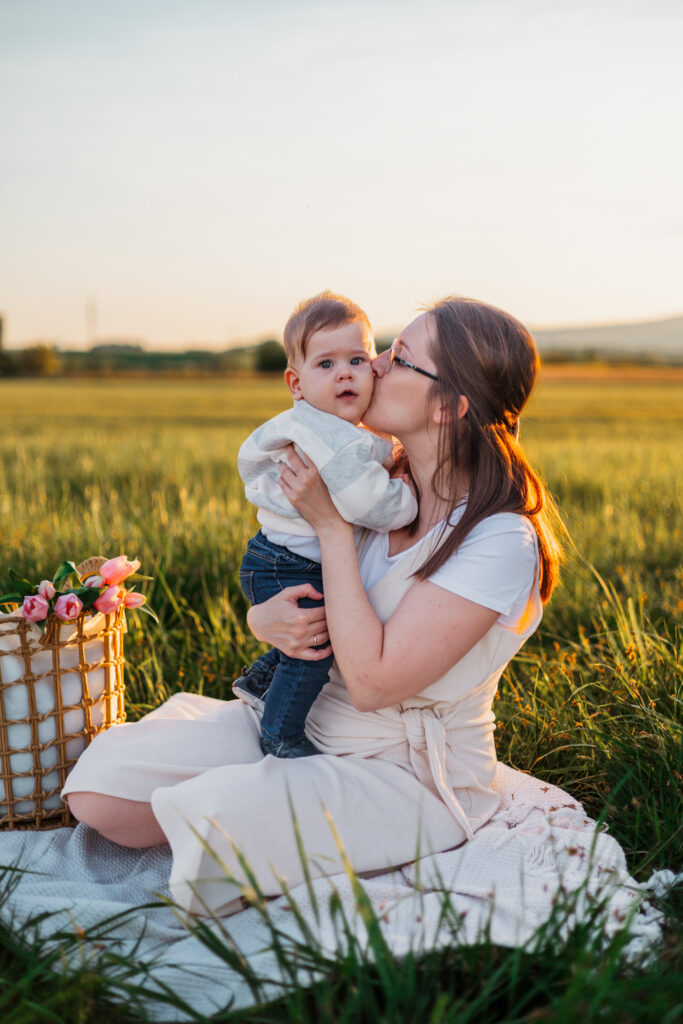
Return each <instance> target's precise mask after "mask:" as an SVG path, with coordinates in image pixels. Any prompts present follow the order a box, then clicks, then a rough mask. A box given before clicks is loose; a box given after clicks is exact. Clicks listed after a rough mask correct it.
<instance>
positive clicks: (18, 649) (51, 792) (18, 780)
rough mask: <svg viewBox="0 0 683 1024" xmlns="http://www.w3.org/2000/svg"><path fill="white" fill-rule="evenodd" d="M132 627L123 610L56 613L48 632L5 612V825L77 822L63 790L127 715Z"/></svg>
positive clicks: (1, 636) (92, 563) (1, 627)
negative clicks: (126, 643) (68, 616)
mask: <svg viewBox="0 0 683 1024" xmlns="http://www.w3.org/2000/svg"><path fill="white" fill-rule="evenodd" d="M103 562H104V559H101V558H97V559H95V558H93V559H88V561H87V562H84V563H82V564H81V565H80V566H79V567H78V569H79V571H80V572H81V573H87V572H91V573H94V572H96V571H97V569H98V568H99V566H100V565H101V564H102V563H103ZM124 631H125V616H124V611H123V608H120V609H118V611H116V612H112V613H111V614H110V615H102V614H100V613H96V614H92V613H90V612H88V613H83V614H82V615H80V616H79V617H78V619H76V620H75V621H74V622H65V623H60V622H59V621H58V620H56V619H54V618H53V619H52V620H51V622H50V625H49V626H48V629H47V631H46V632H45V634H41V633H40V631H39V630H38V629H37V628H36V627H35V626H32V625H31V623H29V622H27V621H26V619H25V618H24V617H23V616H21V615H18V614H16V613H14V614H10V615H0V829H17V828H32V829H49V828H60V827H61V826H64V825H73V824H75V821H74V819H73V817H72V816H71V814H70V812H69V808H68V807H67V805H66V804H65V803H63V802H62V800H61V799H60V796H59V793H60V791H61V789H62V787H63V786H64V783H65V781H66V777H67V775H68V773H69V771H70V769H71V768H72V767H73V765H74V764H75V763H76V761H77V759H78V756H79V755H80V754H81V753H82V751H83V750H84V749H85V747H87V745H88V744H89V743H90V741H91V740H92V738H93V736H96V735H97V733H98V732H102V731H103V730H104V729H108V728H109V726H111V725H117V724H118V723H120V722H123V721H125V717H126V716H125V709H124V682H123V665H124V660H123V633H124Z"/></svg>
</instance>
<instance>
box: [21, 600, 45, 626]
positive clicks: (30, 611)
mask: <svg viewBox="0 0 683 1024" xmlns="http://www.w3.org/2000/svg"><path fill="white" fill-rule="evenodd" d="M20 610H21V614H22V615H23V616H24V618H25V619H28V621H29V622H42V621H43V619H46V618H47V613H48V612H49V611H50V606H49V605H48V603H47V601H46V600H45V598H44V597H42V595H40V594H35V595H32V594H29V595H28V596H27V597H25V598H24V603H23V604H22V606H21V609H20Z"/></svg>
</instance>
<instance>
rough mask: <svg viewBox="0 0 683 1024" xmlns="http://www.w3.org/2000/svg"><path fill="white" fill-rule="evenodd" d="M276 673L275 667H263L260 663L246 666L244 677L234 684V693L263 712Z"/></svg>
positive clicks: (243, 671) (240, 677)
mask: <svg viewBox="0 0 683 1024" xmlns="http://www.w3.org/2000/svg"><path fill="white" fill-rule="evenodd" d="M274 671H275V669H274V667H271V666H270V665H268V664H266V665H262V664H261V662H260V661H255V662H254V663H253V665H249V666H247V665H245V666H244V667H243V669H242V675H241V676H238V678H237V679H236V680H235V682H234V683H233V684H232V692H233V693H234V694H235V696H236V697H239V699H240V700H243V701H244V703H245V704H248V705H249V707H252V708H254V709H255V710H256V711H263V702H264V700H265V696H266V693H267V692H268V687H269V686H270V681H271V679H272V678H273V672H274Z"/></svg>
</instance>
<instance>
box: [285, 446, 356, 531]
mask: <svg viewBox="0 0 683 1024" xmlns="http://www.w3.org/2000/svg"><path fill="white" fill-rule="evenodd" d="M280 486H281V487H282V490H283V492H284V494H285V495H286V497H287V498H289V500H290V501H291V503H292V505H293V506H294V508H295V509H296V510H297V512H298V513H299V514H300V515H302V516H303V517H304V519H306V520H307V521H308V522H309V523H310V524H311V526H312V527H313V528H314V529H315V531H316V533H320V530H321V528H322V527H323V526H325V527H327V526H334V525H337V524H338V523H344V522H345V520H344V519H342V517H341V516H340V515H339V512H338V511H337V509H336V507H335V505H334V502H333V501H332V499H331V498H330V492H329V491H328V489H327V486H326V485H325V483H324V482H323V479H322V477H321V476H320V473H319V472H318V470H317V469H316V467H315V466H314V464H313V462H312V461H311V460H309V462H307V463H306V462H304V460H303V459H302V458H301V456H300V455H299V453H298V452H297V450H296V448H295V447H294V445H290V447H289V448H288V449H287V462H281V463H280Z"/></svg>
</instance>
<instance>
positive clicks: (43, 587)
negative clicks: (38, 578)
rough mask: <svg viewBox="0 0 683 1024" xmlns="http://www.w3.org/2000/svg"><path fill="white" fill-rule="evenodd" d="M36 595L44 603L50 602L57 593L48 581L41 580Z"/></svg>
mask: <svg viewBox="0 0 683 1024" xmlns="http://www.w3.org/2000/svg"><path fill="white" fill-rule="evenodd" d="M38 593H39V594H40V596H41V597H44V598H45V600H46V601H51V600H52V598H53V597H54V596H55V594H56V593H57V591H56V590H55V588H54V587H53V586H52V584H51V583H50V581H49V580H43V581H42V583H41V584H40V586H39V587H38Z"/></svg>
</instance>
